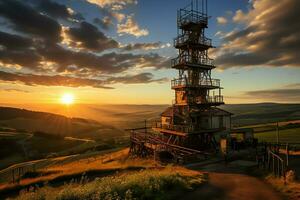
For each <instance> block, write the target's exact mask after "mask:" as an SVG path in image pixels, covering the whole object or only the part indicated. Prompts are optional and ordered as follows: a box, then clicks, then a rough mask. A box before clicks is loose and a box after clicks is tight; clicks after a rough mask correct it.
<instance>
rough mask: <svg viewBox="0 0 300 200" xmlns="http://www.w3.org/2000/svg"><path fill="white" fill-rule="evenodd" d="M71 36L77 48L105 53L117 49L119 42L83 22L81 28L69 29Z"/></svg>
mask: <svg viewBox="0 0 300 200" xmlns="http://www.w3.org/2000/svg"><path fill="white" fill-rule="evenodd" d="M67 32H68V34H69V36H70V37H71V39H72V40H73V41H76V42H73V43H74V44H75V45H74V46H77V47H81V48H87V49H90V50H96V51H103V50H106V49H111V48H117V47H118V46H119V44H118V42H116V41H115V40H112V39H110V38H108V37H106V36H105V35H104V34H103V33H102V32H101V31H99V30H98V29H97V27H95V26H94V25H92V24H90V23H88V22H81V23H80V27H79V28H69V30H68V31H67Z"/></svg>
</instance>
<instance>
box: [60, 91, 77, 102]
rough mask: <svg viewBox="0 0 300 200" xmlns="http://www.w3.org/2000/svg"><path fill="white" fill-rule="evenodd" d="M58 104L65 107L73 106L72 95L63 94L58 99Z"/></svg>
mask: <svg viewBox="0 0 300 200" xmlns="http://www.w3.org/2000/svg"><path fill="white" fill-rule="evenodd" d="M60 102H61V103H62V104H66V105H70V104H73V103H74V95H73V94H70V93H66V94H63V95H62V97H61V99H60Z"/></svg>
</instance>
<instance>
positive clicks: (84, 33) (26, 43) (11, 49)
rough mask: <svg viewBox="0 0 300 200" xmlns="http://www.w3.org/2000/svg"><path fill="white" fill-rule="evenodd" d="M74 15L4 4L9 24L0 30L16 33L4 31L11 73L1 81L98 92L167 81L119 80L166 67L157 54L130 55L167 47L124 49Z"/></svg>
mask: <svg viewBox="0 0 300 200" xmlns="http://www.w3.org/2000/svg"><path fill="white" fill-rule="evenodd" d="M74 13H76V11H73V10H70V8H68V7H67V6H65V5H62V4H60V3H58V2H54V1H50V0H45V1H43V2H41V1H38V0H27V1H26V4H25V3H24V2H22V1H18V0H10V1H5V0H0V16H1V17H3V20H4V21H5V22H8V23H3V24H1V25H0V26H7V24H9V26H10V27H7V28H8V29H9V28H12V29H13V31H7V32H5V31H0V66H1V68H3V69H4V67H5V68H7V70H8V71H9V73H8V72H4V71H2V72H1V79H0V80H2V81H9V82H20V83H23V84H26V85H32V86H34V85H46V86H58V85H59V86H60V85H64V86H69V87H79V86H91V87H95V88H109V87H110V86H109V85H110V84H114V83H124V84H131V83H150V82H162V81H164V79H155V78H154V76H153V74H151V73H141V74H137V75H128V76H121V74H132V73H130V72H131V71H130V70H135V71H140V70H139V69H142V68H153V69H161V68H166V67H168V66H169V59H168V58H165V57H163V56H160V55H159V54H155V53H149V52H148V53H147V52H134V53H131V52H129V51H134V50H149V49H156V48H163V46H164V44H161V43H159V42H157V43H136V44H129V45H125V46H120V44H119V43H118V42H117V41H116V40H114V39H112V38H110V37H108V36H106V35H105V34H104V33H103V32H102V31H100V30H99V29H98V28H97V27H96V26H95V25H93V24H91V23H90V22H87V21H85V20H84V18H82V20H81V21H79V20H73V19H74V18H73V17H74ZM108 13H109V12H107V13H105V14H106V15H105V16H108V18H106V17H104V18H103V19H102V20H103V21H102V22H103V23H107V24H108V23H110V21H109V20H110V19H111V17H112V15H109V14H108ZM70 18H72V20H70ZM94 23H95V22H94ZM3 30H6V29H3ZM16 69H17V70H16ZM25 72H26V73H25Z"/></svg>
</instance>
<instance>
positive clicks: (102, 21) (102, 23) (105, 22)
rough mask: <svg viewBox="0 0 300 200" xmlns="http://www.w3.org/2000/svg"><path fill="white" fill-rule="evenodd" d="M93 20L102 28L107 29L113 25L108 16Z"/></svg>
mask: <svg viewBox="0 0 300 200" xmlns="http://www.w3.org/2000/svg"><path fill="white" fill-rule="evenodd" d="M93 22H94V23H95V24H97V25H99V26H100V27H101V28H102V29H104V30H108V29H109V28H110V27H112V25H113V22H112V19H111V18H110V17H108V16H105V17H104V18H103V19H99V18H95V19H94V20H93Z"/></svg>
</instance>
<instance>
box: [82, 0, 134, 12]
mask: <svg viewBox="0 0 300 200" xmlns="http://www.w3.org/2000/svg"><path fill="white" fill-rule="evenodd" d="M87 1H88V2H90V3H93V4H97V5H99V6H100V7H106V6H108V7H111V8H112V9H113V10H121V9H123V8H124V7H125V6H126V5H128V4H137V0H87Z"/></svg>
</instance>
